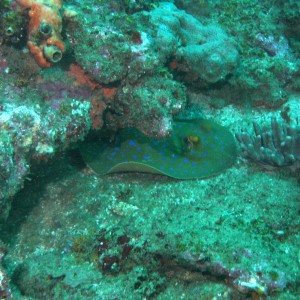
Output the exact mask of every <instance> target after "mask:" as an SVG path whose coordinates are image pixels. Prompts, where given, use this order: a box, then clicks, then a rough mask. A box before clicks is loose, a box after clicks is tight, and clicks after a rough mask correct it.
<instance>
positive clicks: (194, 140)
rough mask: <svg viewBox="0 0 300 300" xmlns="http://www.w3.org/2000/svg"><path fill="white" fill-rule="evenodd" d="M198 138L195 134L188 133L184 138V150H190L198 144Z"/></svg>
mask: <svg viewBox="0 0 300 300" xmlns="http://www.w3.org/2000/svg"><path fill="white" fill-rule="evenodd" d="M199 142H200V139H199V137H198V136H196V135H189V136H187V137H186V138H185V139H184V143H185V146H186V150H192V149H193V148H194V147H195V146H196V145H198V144H199Z"/></svg>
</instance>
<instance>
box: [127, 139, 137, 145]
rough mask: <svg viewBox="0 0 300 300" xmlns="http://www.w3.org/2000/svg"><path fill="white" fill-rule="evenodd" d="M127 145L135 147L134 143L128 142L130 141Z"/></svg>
mask: <svg viewBox="0 0 300 300" xmlns="http://www.w3.org/2000/svg"><path fill="white" fill-rule="evenodd" d="M128 145H130V146H135V145H136V144H135V141H133V140H130V141H129V142H128Z"/></svg>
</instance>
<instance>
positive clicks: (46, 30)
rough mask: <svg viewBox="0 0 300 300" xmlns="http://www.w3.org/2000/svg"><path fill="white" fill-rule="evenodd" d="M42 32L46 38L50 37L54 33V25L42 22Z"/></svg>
mask: <svg viewBox="0 0 300 300" xmlns="http://www.w3.org/2000/svg"><path fill="white" fill-rule="evenodd" d="M40 34H41V35H42V36H43V37H45V38H48V37H50V36H51V34H52V26H51V25H50V24H48V23H42V24H41V25H40Z"/></svg>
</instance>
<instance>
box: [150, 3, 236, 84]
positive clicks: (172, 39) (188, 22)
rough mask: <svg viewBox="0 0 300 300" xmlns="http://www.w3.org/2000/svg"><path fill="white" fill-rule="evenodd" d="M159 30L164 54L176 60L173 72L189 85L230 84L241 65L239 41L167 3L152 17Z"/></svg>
mask: <svg viewBox="0 0 300 300" xmlns="http://www.w3.org/2000/svg"><path fill="white" fill-rule="evenodd" d="M150 16H151V23H153V24H155V26H156V27H157V35H156V37H155V41H156V44H157V47H158V49H159V50H160V53H164V54H165V55H166V57H169V58H170V57H173V69H175V70H177V71H180V72H181V73H182V74H181V77H182V79H184V81H186V82H188V83H195V82H197V83H198V84H201V83H202V84H212V83H216V82H218V81H222V80H223V81H224V80H226V77H227V76H228V75H230V74H232V73H233V72H234V71H235V69H236V67H237V65H238V61H239V53H238V50H237V45H236V43H235V41H234V40H233V39H232V38H230V37H229V36H228V35H226V34H225V32H224V31H223V30H222V29H221V28H220V27H219V26H214V25H207V26H204V25H203V24H202V23H201V22H200V21H199V20H198V19H196V18H194V17H192V16H191V15H189V14H187V13H186V12H185V11H183V10H179V9H177V8H176V6H175V5H173V4H171V3H168V2H163V3H161V4H160V6H159V7H158V8H156V9H154V10H153V11H151V13H150Z"/></svg>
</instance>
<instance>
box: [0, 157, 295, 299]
mask: <svg viewBox="0 0 300 300" xmlns="http://www.w3.org/2000/svg"><path fill="white" fill-rule="evenodd" d="M74 161H75V162H76V163H74ZM78 162H79V157H78V156H77V153H70V154H69V155H68V156H67V157H61V158H57V159H56V160H54V162H53V163H52V164H50V165H47V168H46V169H45V167H44V166H43V167H42V168H41V167H39V168H37V169H36V170H33V174H34V175H33V177H32V180H31V182H28V183H27V184H26V187H25V188H24V189H23V190H22V191H21V192H19V194H18V195H17V197H16V199H15V200H14V202H13V206H14V207H13V209H12V212H11V215H10V218H9V220H8V222H7V224H6V227H5V229H4V232H2V233H1V235H2V236H3V238H4V240H5V242H7V243H8V244H9V247H8V252H9V256H7V257H6V259H5V262H4V264H5V267H6V269H7V270H9V271H10V272H11V274H10V275H11V278H12V284H13V286H15V293H16V295H18V296H17V297H18V298H17V299H128V300H129V299H260V298H261V299H298V298H297V289H298V287H297V285H298V284H299V255H300V253H299V195H300V186H299V184H298V183H297V181H296V179H295V178H291V177H288V176H286V174H283V173H278V172H277V173H274V172H267V171H264V170H261V169H259V168H257V167H254V166H253V167H252V166H249V165H244V164H243V163H241V162H240V163H236V165H235V166H234V167H232V168H230V169H228V170H227V171H226V172H224V173H223V174H221V175H219V176H217V177H212V178H209V179H205V180H189V181H178V180H174V179H170V178H168V177H165V176H160V175H150V174H144V175H143V174H137V173H132V174H117V175H109V176H105V177H100V178H99V177H96V176H94V175H92V174H91V173H90V172H88V171H87V170H86V169H84V168H83V166H81V165H79V164H78ZM17 265H18V267H17V268H16V266H17ZM225 269H226V270H232V274H228V273H226V272H225V271H224V270H225ZM234 272H235V273H236V274H240V273H239V272H244V273H245V275H244V276H243V275H240V276H239V278H240V280H241V281H242V280H243V279H244V280H245V282H246V281H247V280H248V281H247V282H251V281H250V280H249V277H248V278H247V274H248V272H251V274H252V276H254V277H255V278H256V279H258V278H259V276H266V274H268V276H269V278H271V279H272V280H275V281H276V280H278V281H280V280H282V281H285V282H288V284H287V286H286V287H285V288H284V290H278V291H273V292H272V296H264V295H259V294H260V293H261V292H263V291H260V290H259V288H261V289H263V286H258V287H257V293H254V292H253V293H252V294H251V293H249V292H248V293H242V292H240V291H238V289H237V288H236V287H237V285H236V283H237V282H234V280H232V281H231V280H230V276H232V278H233V277H234V276H235V273H234ZM254 277H253V278H254ZM253 280H254V279H253ZM282 284H284V282H282ZM298 293H299V291H298ZM259 297H260V298H259Z"/></svg>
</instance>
